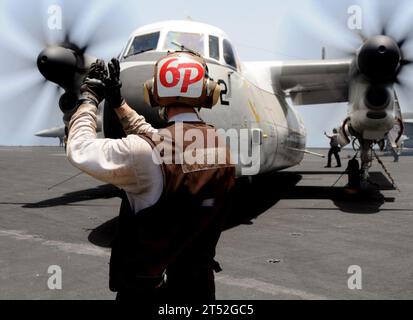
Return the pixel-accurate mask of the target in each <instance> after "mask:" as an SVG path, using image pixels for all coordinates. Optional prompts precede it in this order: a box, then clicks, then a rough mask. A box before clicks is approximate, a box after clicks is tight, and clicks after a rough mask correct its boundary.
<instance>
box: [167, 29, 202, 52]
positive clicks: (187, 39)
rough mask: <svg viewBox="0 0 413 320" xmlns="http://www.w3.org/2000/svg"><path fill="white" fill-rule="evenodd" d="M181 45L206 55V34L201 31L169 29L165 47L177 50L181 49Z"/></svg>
mask: <svg viewBox="0 0 413 320" xmlns="http://www.w3.org/2000/svg"><path fill="white" fill-rule="evenodd" d="M181 45H183V46H185V47H186V48H188V49H190V50H193V51H195V52H198V53H199V54H201V55H204V51H205V50H204V35H203V34H201V33H188V32H175V31H169V32H168V34H167V35H166V40H165V44H164V49H166V50H173V51H175V50H179V49H180V47H179V46H181Z"/></svg>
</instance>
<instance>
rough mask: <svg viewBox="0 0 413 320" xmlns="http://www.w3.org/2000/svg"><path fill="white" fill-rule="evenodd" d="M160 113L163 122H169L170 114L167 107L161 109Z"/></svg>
mask: <svg viewBox="0 0 413 320" xmlns="http://www.w3.org/2000/svg"><path fill="white" fill-rule="evenodd" d="M158 113H159V117H160V118H161V119H162V120H165V121H168V112H166V107H159V110H158Z"/></svg>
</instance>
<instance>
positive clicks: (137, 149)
mask: <svg viewBox="0 0 413 320" xmlns="http://www.w3.org/2000/svg"><path fill="white" fill-rule="evenodd" d="M96 113H97V108H96V107H95V106H93V105H91V104H83V105H82V106H80V107H79V109H78V110H77V111H76V113H75V114H74V115H73V116H72V119H71V121H70V124H69V137H68V141H67V157H68V159H69V161H70V162H71V163H72V164H73V165H74V166H75V167H77V168H78V169H80V170H81V171H83V172H85V173H87V174H89V175H91V176H92V177H94V178H96V179H98V180H100V181H103V182H106V183H110V184H113V185H115V186H117V187H119V188H121V189H123V190H125V192H126V194H127V196H128V199H129V202H130V204H131V206H132V209H133V210H134V211H135V212H138V211H140V210H142V209H144V208H147V207H149V206H151V205H153V204H155V203H156V202H157V201H158V199H159V197H160V196H161V194H162V191H163V177H162V171H161V167H160V166H159V165H158V164H156V163H155V162H154V161H153V159H152V147H151V146H150V145H149V143H148V142H147V141H146V140H145V139H143V138H141V137H139V136H138V135H139V134H144V133H151V132H154V131H156V129H154V128H153V127H152V126H151V125H150V124H149V123H147V122H146V121H145V118H144V117H143V116H140V115H138V114H137V113H136V112H135V111H133V110H132V111H131V112H129V113H128V114H127V115H126V116H125V117H123V118H122V119H121V123H122V125H123V129H124V131H125V133H126V134H127V137H126V138H122V139H98V138H97V137H96V119H97V116H96Z"/></svg>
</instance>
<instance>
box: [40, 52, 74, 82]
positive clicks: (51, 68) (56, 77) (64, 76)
mask: <svg viewBox="0 0 413 320" xmlns="http://www.w3.org/2000/svg"><path fill="white" fill-rule="evenodd" d="M78 64H79V58H78V56H77V54H76V52H75V51H73V50H72V49H69V48H65V47H61V46H50V47H47V48H45V49H44V50H43V51H42V52H40V54H39V55H38V57H37V67H38V69H39V71H40V73H41V74H42V75H43V76H44V77H45V78H46V79H47V80H49V81H52V82H54V83H56V84H58V85H59V86H61V87H63V88H65V89H67V88H68V87H70V86H71V85H72V79H73V78H74V75H75V73H76V72H77V71H78V70H79V66H78Z"/></svg>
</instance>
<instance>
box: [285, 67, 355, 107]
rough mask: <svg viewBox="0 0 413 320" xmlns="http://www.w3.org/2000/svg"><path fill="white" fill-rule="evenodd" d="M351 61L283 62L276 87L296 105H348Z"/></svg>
mask: <svg viewBox="0 0 413 320" xmlns="http://www.w3.org/2000/svg"><path fill="white" fill-rule="evenodd" d="M351 62H352V60H319V61H291V62H284V63H283V64H282V66H281V68H280V70H279V71H280V73H279V74H278V77H277V78H278V87H279V88H280V89H281V90H282V91H283V92H285V93H286V94H287V95H289V96H290V97H291V99H292V101H293V103H294V104H296V105H306V104H322V103H334V102H347V101H348V91H349V90H348V89H349V87H348V86H349V73H350V66H351Z"/></svg>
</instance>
